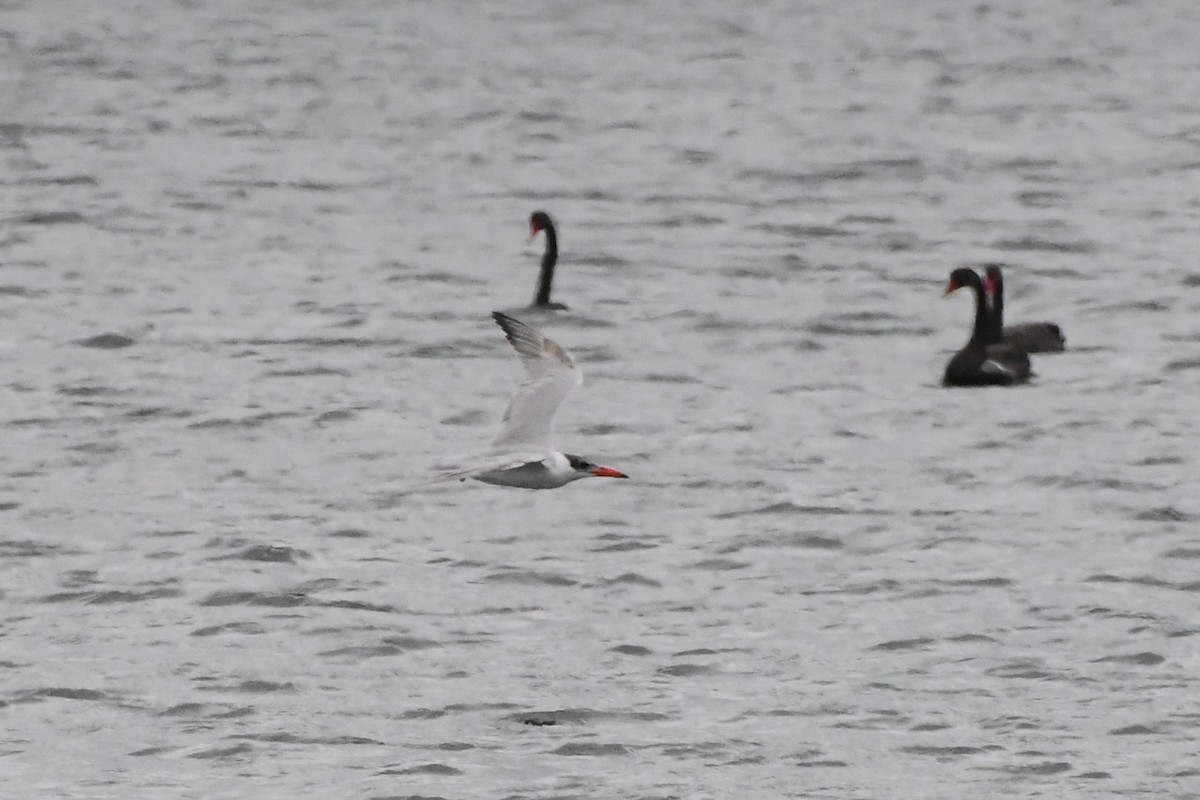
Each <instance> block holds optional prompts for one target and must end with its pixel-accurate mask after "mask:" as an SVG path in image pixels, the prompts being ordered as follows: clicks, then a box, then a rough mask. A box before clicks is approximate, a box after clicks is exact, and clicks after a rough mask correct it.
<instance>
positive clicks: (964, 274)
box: [946, 267, 983, 294]
mask: <svg viewBox="0 0 1200 800" xmlns="http://www.w3.org/2000/svg"><path fill="white" fill-rule="evenodd" d="M982 285H983V282H982V281H981V280H979V273H977V272H975V270H973V269H971V268H969V267H959V268H958V269H956V270H954V271H953V272H951V273H950V280H949V281H948V282H947V283H946V294H950V293H951V292H953V291H954V290H956V289H962V288H963V287H965V286H973V287H976V288H978V287H980V286H982Z"/></svg>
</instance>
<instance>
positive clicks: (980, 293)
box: [967, 277, 992, 344]
mask: <svg viewBox="0 0 1200 800" xmlns="http://www.w3.org/2000/svg"><path fill="white" fill-rule="evenodd" d="M967 285H968V286H970V287H971V291H973V292H974V293H975V327H973V328H972V329H971V341H970V342H969V344H989V343H990V342H989V338H988V337H990V336H991V333H992V332H991V329H990V328H989V323H990V322H991V314H989V313H988V306H987V295H986V292H984V290H983V281H981V280H979V278H978V277H976V279H975V280H974V281H972V282H970V283H968V284H967Z"/></svg>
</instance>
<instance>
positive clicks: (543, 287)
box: [529, 211, 567, 311]
mask: <svg viewBox="0 0 1200 800" xmlns="http://www.w3.org/2000/svg"><path fill="white" fill-rule="evenodd" d="M541 232H545V234H546V252H545V253H543V254H542V271H541V273H540V274H539V275H538V285H537V294H536V295H534V298H533V307H534V308H546V309H550V310H553V311H565V310H566V308H567V307H566V306H565V305H563V304H562V303H552V302H550V285H551V283H552V282H553V281H554V265H555V264H556V263H558V236H557V234H556V233H555V231H554V223H553V222H551V220H550V215H549V214H547V213H546V212H545V211H535V212H533V213H532V214H530V215H529V238H531V239H532V238H533V237H534V236H537V235H538V234H539V233H541Z"/></svg>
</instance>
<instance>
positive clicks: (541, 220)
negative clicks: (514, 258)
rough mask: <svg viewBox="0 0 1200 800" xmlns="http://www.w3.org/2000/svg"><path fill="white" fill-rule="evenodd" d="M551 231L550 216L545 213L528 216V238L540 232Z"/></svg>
mask: <svg viewBox="0 0 1200 800" xmlns="http://www.w3.org/2000/svg"><path fill="white" fill-rule="evenodd" d="M552 230H554V223H553V222H551V221H550V215H549V214H547V213H546V212H545V211H535V212H533V213H532V214H530V215H529V236H530V238H532V237H534V236H537V235H538V233H540V232H541V231H552Z"/></svg>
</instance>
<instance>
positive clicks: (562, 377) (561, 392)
mask: <svg viewBox="0 0 1200 800" xmlns="http://www.w3.org/2000/svg"><path fill="white" fill-rule="evenodd" d="M492 318H493V319H495V320H496V324H498V325H499V326H500V327H501V328H503V329H504V333H505V335H507V336H508V341H509V343H510V344H511V345H512V346H513V349H514V350H516V351H517V355H518V356H520V357H521V361H522V362H523V363H524V364H525V372H526V375H525V380H524V381H522V382H521V385H520V386H519V387H518V388H517V393H516V394H515V395H513V398H512V400H510V401H509V403H508V408H507V409H505V411H504V423H503V426H502V427H501V430H500V434H499V435H498V436H497V437H496V440H495V441H494V442H492V452H493V453H497V452H504V451H509V450H517V449H523V450H529V449H535V450H537V449H540V450H550V449H551V445H550V434H551V430H552V428H553V426H554V415H555V413H557V412H558V407H559V406H561V405H562V402H563V400H565V399H567V395H568V394H570V393H571V390H572V389H574V388H575V387H576V386H578V385H579V384H581V383H583V373H582V372H581V371H580V369H579V368H578V367H576V366H575V362H574V361H573V360H572V359H571V355H570V353H568V352H567V351H566V350H564V349H562V348H561V347H559V346H558V345H557V344H555V343H554V342H552V341H551V340H549V339H547V338H546V337H545V336H543V335H542V333H541V332H540V331H538V330H537V329H535V328H531V327H529V326H528V325H526V324H525V323H524V322H521V321H520V320H518V319H514V318H513V317H510V316H508V315H507V314H504V313H502V312H500V311H494V312H492Z"/></svg>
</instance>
